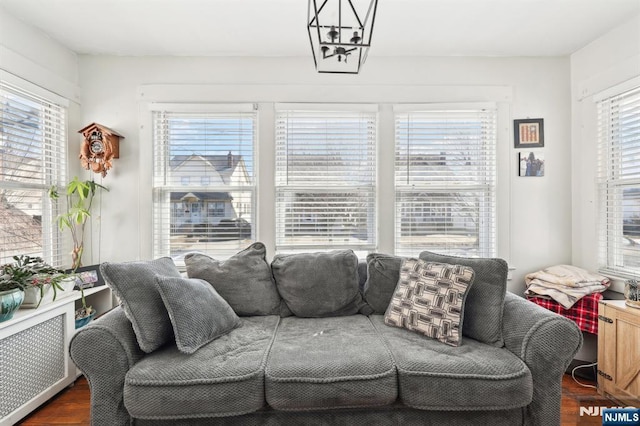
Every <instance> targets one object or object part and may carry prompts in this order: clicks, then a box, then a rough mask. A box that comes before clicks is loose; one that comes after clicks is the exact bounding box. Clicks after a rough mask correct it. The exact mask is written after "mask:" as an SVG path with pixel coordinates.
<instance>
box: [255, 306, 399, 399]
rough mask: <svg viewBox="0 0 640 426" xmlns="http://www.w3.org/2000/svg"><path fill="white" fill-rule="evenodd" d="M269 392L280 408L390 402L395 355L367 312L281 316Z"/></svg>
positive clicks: (268, 372) (393, 390)
mask: <svg viewBox="0 0 640 426" xmlns="http://www.w3.org/2000/svg"><path fill="white" fill-rule="evenodd" d="M265 386H266V397H267V402H268V403H269V405H270V406H271V407H273V408H275V409H277V410H323V409H331V408H344V407H373V406H379V405H386V404H391V403H392V402H394V401H395V400H396V397H397V378H396V371H395V366H394V363H393V360H392V358H391V355H390V353H389V351H388V349H387V347H386V346H385V344H384V343H383V341H382V339H381V338H380V336H379V335H378V333H376V331H375V329H374V328H373V326H372V325H371V322H370V321H369V319H368V318H367V317H366V316H364V315H354V316H349V317H333V318H313V319H311V318H296V317H289V318H284V319H282V322H281V324H280V326H279V327H278V331H277V333H276V338H275V340H274V343H273V347H272V348H271V353H270V354H269V359H268V361H267V369H266V377H265Z"/></svg>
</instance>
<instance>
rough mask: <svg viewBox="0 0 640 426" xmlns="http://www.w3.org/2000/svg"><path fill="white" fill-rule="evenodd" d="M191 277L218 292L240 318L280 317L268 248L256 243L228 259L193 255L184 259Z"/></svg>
mask: <svg viewBox="0 0 640 426" xmlns="http://www.w3.org/2000/svg"><path fill="white" fill-rule="evenodd" d="M184 263H185V265H186V266H187V275H188V276H189V278H200V279H202V280H205V281H207V282H208V283H209V284H211V285H212V286H213V288H215V289H216V291H217V292H218V294H219V295H220V296H222V298H223V299H224V300H226V301H227V303H229V305H231V307H232V308H233V310H234V311H235V312H236V314H238V315H240V316H252V315H279V314H280V313H281V302H282V300H281V298H280V295H279V294H278V290H276V285H275V283H274V282H273V276H272V275H271V268H270V267H269V264H268V263H267V260H266V248H265V246H264V244H262V243H253V244H251V245H250V246H249V247H247V248H246V249H244V250H242V251H241V252H239V253H236V254H234V255H233V256H231V257H230V258H229V259H227V260H216V259H213V258H211V257H209V256H207V255H204V254H199V253H191V254H188V255H187V256H185V258H184Z"/></svg>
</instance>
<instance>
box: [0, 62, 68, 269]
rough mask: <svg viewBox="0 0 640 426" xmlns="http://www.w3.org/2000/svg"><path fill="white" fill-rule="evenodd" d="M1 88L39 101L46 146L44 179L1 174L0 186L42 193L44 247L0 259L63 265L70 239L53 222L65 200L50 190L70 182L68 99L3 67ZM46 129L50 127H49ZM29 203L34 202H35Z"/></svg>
mask: <svg viewBox="0 0 640 426" xmlns="http://www.w3.org/2000/svg"><path fill="white" fill-rule="evenodd" d="M0 92H2V95H1V96H0V98H1V99H5V96H8V95H7V94H9V93H10V94H11V95H13V96H17V97H20V98H21V99H22V101H25V102H31V103H35V104H39V105H40V106H41V107H42V110H41V115H39V119H38V120H39V122H40V125H41V126H42V135H41V140H42V143H43V145H44V147H45V149H42V156H41V157H40V160H39V163H40V164H41V166H42V167H43V168H44V170H43V182H42V183H35V182H19V181H15V180H4V179H2V176H0V190H24V191H39V192H40V193H41V194H42V195H41V197H40V198H39V199H40V207H41V215H40V225H41V232H42V234H41V241H40V242H41V250H40V251H38V252H26V251H24V250H20V253H11V254H9V255H3V257H1V258H0V263H5V262H11V261H12V259H11V256H12V255H16V254H28V255H31V256H34V255H35V256H40V257H42V258H43V259H44V260H45V262H47V263H49V264H51V265H53V266H55V267H63V265H65V264H70V257H69V256H68V252H69V251H70V244H69V243H70V241H69V239H68V238H65V235H64V234H63V233H61V232H59V231H58V229H57V228H56V226H55V223H54V219H55V217H56V216H57V215H58V214H59V213H60V208H61V204H60V203H61V202H62V201H61V200H60V201H58V202H53V201H52V200H51V199H50V198H49V196H48V191H49V189H50V188H51V187H52V186H55V187H57V188H58V189H62V188H63V187H64V186H65V185H66V183H67V166H68V160H67V134H68V115H69V111H68V107H69V101H68V100H67V99H65V98H63V97H61V96H59V95H56V94H54V93H51V92H49V91H48V90H46V89H44V88H42V87H40V86H37V85H35V84H33V83H30V82H27V81H25V80H22V79H20V78H19V77H16V76H14V75H12V74H9V73H7V72H5V71H2V70H0ZM5 93H6V94H5ZM54 122H57V123H58V126H57V127H55V126H54V125H53V123H54ZM47 129H49V130H48V131H47ZM3 139H4V138H3ZM30 204H31V206H32V205H33V203H30ZM2 252H4V250H2Z"/></svg>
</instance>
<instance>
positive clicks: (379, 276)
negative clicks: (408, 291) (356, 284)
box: [361, 253, 403, 314]
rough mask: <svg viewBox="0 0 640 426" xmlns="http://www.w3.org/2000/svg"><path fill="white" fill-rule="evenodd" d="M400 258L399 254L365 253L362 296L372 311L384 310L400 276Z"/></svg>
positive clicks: (381, 311)
mask: <svg viewBox="0 0 640 426" xmlns="http://www.w3.org/2000/svg"><path fill="white" fill-rule="evenodd" d="M402 259H403V258H402V257H399V256H391V255H388V254H381V253H371V254H369V255H367V280H366V281H365V283H364V291H363V296H364V301H365V302H366V303H367V304H368V305H369V306H371V308H372V309H373V313H376V314H384V313H385V312H386V310H387V307H388V306H389V302H391V298H392V297H393V292H394V291H395V289H396V285H397V284H398V279H399V278H400V265H401V264H402ZM361 313H363V314H366V313H367V312H361Z"/></svg>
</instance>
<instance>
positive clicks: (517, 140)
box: [513, 118, 544, 148]
mask: <svg viewBox="0 0 640 426" xmlns="http://www.w3.org/2000/svg"><path fill="white" fill-rule="evenodd" d="M513 141H514V146H515V148H542V147H543V146H544V123H543V119H542V118H527V119H524V120H513Z"/></svg>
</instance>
